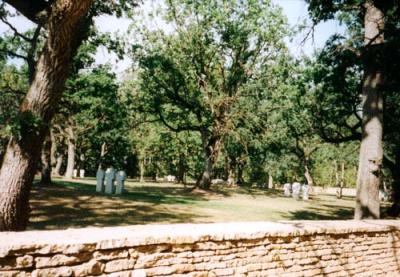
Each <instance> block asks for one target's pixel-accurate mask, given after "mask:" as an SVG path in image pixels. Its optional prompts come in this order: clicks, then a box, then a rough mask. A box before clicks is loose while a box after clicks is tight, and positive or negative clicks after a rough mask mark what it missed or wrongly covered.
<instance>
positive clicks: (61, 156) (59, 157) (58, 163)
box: [54, 153, 64, 176]
mask: <svg viewBox="0 0 400 277" xmlns="http://www.w3.org/2000/svg"><path fill="white" fill-rule="evenodd" d="M63 160H64V154H62V153H58V155H57V158H56V166H55V167H54V175H56V176H61V166H62V163H63Z"/></svg>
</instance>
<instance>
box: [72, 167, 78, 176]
mask: <svg viewBox="0 0 400 277" xmlns="http://www.w3.org/2000/svg"><path fill="white" fill-rule="evenodd" d="M72 177H74V178H77V177H78V170H77V169H74V170H73V171H72Z"/></svg>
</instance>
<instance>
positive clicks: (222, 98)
mask: <svg viewBox="0 0 400 277" xmlns="http://www.w3.org/2000/svg"><path fill="white" fill-rule="evenodd" d="M306 2H307V4H308V5H309V6H308V10H309V15H310V18H311V19H312V23H313V24H314V25H313V26H315V25H316V24H318V23H319V22H323V21H326V20H329V19H336V20H339V21H340V22H341V23H342V24H344V25H345V26H346V28H347V29H346V30H347V31H346V33H345V34H335V35H333V36H332V37H331V38H330V39H329V40H328V41H327V42H326V44H325V46H324V47H323V48H322V49H320V50H318V51H316V52H315V53H314V54H313V55H312V56H310V57H308V56H301V57H297V56H294V55H293V54H292V53H291V52H290V50H289V48H288V45H287V41H288V40H290V38H293V36H294V35H295V34H296V30H298V28H299V26H290V25H289V24H288V22H287V19H286V18H285V16H284V15H283V12H282V9H281V8H280V7H279V6H276V5H274V4H272V3H271V2H270V1H257V0H254V1H253V0H249V1H233V0H232V1H231V0H202V1H192V0H168V1H161V3H162V4H161V5H159V6H158V7H157V9H154V10H145V9H143V8H142V7H143V4H142V3H140V2H138V1H135V0H119V1H100V0H84V1H83V0H82V1H73V0H55V1H45V0H40V1H34V2H31V1H30V2H29V3H28V2H27V1H22V0H6V1H4V2H3V3H1V4H0V20H1V22H3V23H4V24H6V25H7V26H8V27H9V31H8V32H5V33H3V34H1V37H0V71H1V78H0V92H1V97H0V165H1V169H0V231H7V230H24V229H26V227H27V223H28V220H29V215H30V209H29V199H30V192H31V188H32V183H33V182H34V178H35V174H39V173H40V175H41V177H40V178H41V180H40V182H38V183H37V184H35V185H38V186H52V181H51V178H52V176H58V177H59V176H64V177H65V178H72V177H73V175H74V173H73V172H74V170H77V171H78V172H79V170H84V171H85V175H86V176H95V175H96V172H97V170H98V169H99V168H101V169H106V168H108V167H110V166H112V167H114V168H115V169H120V170H125V171H126V172H127V174H128V176H129V177H131V178H138V179H140V181H144V179H145V178H151V179H153V180H155V181H157V180H158V179H159V178H161V177H163V176H167V175H173V176H176V181H177V182H181V183H190V182H195V184H196V187H197V188H199V189H204V190H209V189H210V188H211V185H212V182H213V180H216V179H221V180H224V182H226V184H227V185H239V186H251V185H257V186H259V187H265V186H267V184H268V183H269V182H271V183H274V184H284V183H287V182H300V183H307V184H308V185H309V186H310V187H313V186H317V185H318V186H335V187H340V189H342V188H343V187H356V188H357V196H356V199H355V202H356V203H355V213H354V217H355V218H356V219H363V218H373V219H377V218H380V217H381V214H380V207H381V205H380V199H379V190H380V189H381V190H385V191H388V190H390V191H391V196H392V197H391V207H390V208H389V210H388V211H387V215H389V216H394V217H396V216H398V215H399V214H400V133H399V132H400V120H399V118H400V109H399V107H400V94H399V93H398V92H399V82H400V76H399V75H400V64H399V62H400V41H399V40H400V25H399V24H400V20H399V17H400V11H399V4H400V3H399V1H398V0H390V1H377V0H375V1H374V0H341V1H337V0H306ZM100 15H110V16H115V17H123V18H129V19H130V22H131V26H130V27H129V32H128V33H127V34H124V35H119V36H115V35H112V34H104V33H101V32H99V31H98V30H97V29H96V27H95V25H94V19H95V18H96V17H98V16H100ZM18 16H24V17H26V18H27V19H29V20H30V21H32V22H33V23H34V25H35V27H34V28H33V29H31V30H28V31H27V32H20V31H19V30H18V29H17V28H16V27H15V26H13V21H12V19H13V18H14V17H18ZM148 22H153V23H154V22H157V24H155V25H157V26H158V27H154V25H151V24H148ZM161 23H162V24H161ZM161 25H162V26H163V27H159V26H161ZM312 28H313V27H311V29H310V30H309V32H310V35H312V34H311V33H312ZM99 47H106V48H107V49H108V51H110V52H112V53H115V54H116V55H117V56H118V57H119V58H121V59H122V58H123V57H129V58H130V59H131V60H132V64H131V67H130V69H129V70H127V71H126V72H124V74H123V75H122V76H117V75H116V74H115V72H113V70H112V67H111V65H96V64H95V58H94V56H95V54H96V52H97V50H98V48H99ZM16 60H18V61H19V62H18V63H16V62H15V61H16ZM53 185H54V184H53ZM340 197H341V190H340Z"/></svg>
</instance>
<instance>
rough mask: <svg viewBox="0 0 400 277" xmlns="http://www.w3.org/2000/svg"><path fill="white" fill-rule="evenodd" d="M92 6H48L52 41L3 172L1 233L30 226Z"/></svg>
mask: <svg viewBox="0 0 400 277" xmlns="http://www.w3.org/2000/svg"><path fill="white" fill-rule="evenodd" d="M91 2H92V1H91V0H81V1H72V0H69V1H67V0H56V1H54V2H51V4H50V3H49V5H51V6H50V8H49V10H48V12H49V18H48V20H47V24H46V27H47V29H48V32H47V40H46V42H45V46H44V49H43V51H42V53H41V55H40V58H39V61H38V63H37V66H36V73H35V77H34V79H33V82H32V84H31V85H30V87H29V90H28V93H27V95H26V96H25V99H24V100H23V102H22V104H21V107H20V110H19V118H21V128H20V130H22V131H21V134H20V135H19V137H12V138H11V139H10V142H9V144H8V146H7V150H6V154H5V157H4V161H3V164H2V167H1V169H0V231H7V230H24V229H25V228H26V226H27V223H28V219H29V195H30V190H31V185H32V181H33V178H34V174H35V171H36V166H37V163H38V161H39V159H40V153H41V149H42V144H43V141H44V138H45V135H46V128H48V126H47V124H48V123H49V122H50V121H51V119H52V117H53V114H54V111H55V108H56V107H57V104H58V102H59V100H60V98H61V95H62V92H63V90H64V84H65V80H66V78H67V77H68V71H69V66H70V63H71V60H72V57H73V56H74V54H75V51H76V49H77V47H78V46H79V44H80V38H81V36H82V34H83V33H86V32H84V31H83V30H81V28H80V26H81V25H80V24H79V23H80V19H81V18H82V17H83V16H84V15H85V14H86V12H87V11H88V9H89V6H90V4H91ZM32 5H34V4H32ZM38 123H39V124H38Z"/></svg>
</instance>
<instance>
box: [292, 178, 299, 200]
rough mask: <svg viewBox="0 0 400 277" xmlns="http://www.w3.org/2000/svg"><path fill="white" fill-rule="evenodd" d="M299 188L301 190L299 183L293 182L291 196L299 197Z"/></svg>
mask: <svg viewBox="0 0 400 277" xmlns="http://www.w3.org/2000/svg"><path fill="white" fill-rule="evenodd" d="M300 190H301V184H300V183H297V182H294V183H293V185H292V197H293V198H296V199H299V197H300Z"/></svg>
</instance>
